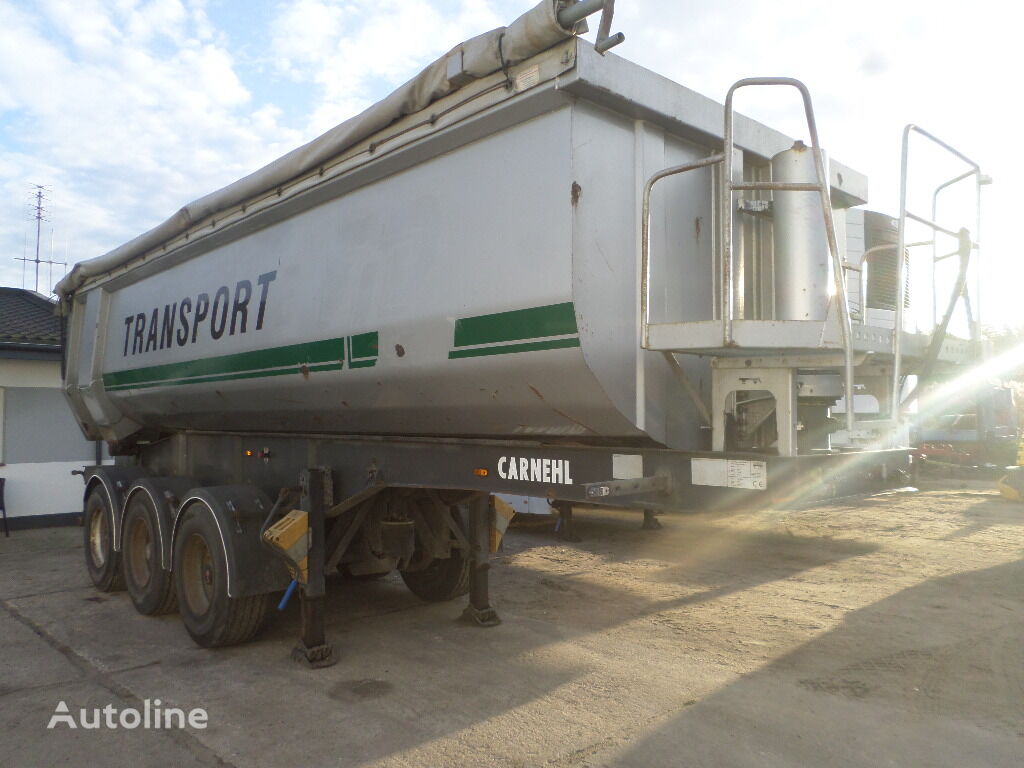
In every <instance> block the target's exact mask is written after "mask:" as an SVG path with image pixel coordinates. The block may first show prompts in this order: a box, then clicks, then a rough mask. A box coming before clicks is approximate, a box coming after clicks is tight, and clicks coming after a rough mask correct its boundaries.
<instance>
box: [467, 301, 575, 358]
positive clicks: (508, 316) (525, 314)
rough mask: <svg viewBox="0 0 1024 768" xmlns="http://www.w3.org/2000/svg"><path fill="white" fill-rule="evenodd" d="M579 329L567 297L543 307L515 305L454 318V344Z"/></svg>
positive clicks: (502, 339) (529, 336)
mask: <svg viewBox="0 0 1024 768" xmlns="http://www.w3.org/2000/svg"><path fill="white" fill-rule="evenodd" d="M573 333H579V328H577V327H576V310H575V309H574V308H573V306H572V302H571V301H567V302H565V303H564V304H549V305H548V306H546V307H532V308H530V309H515V310H512V311H511V312H498V313H497V314H494V315H477V316H476V317H464V318H462V319H461V320H456V321H455V346H456V347H472V346H478V345H480V344H498V343H500V342H503V341H519V340H521V339H542V338H546V337H548V336H567V335H569V334H573Z"/></svg>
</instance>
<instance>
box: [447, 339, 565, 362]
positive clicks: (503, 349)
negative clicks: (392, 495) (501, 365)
mask: <svg viewBox="0 0 1024 768" xmlns="http://www.w3.org/2000/svg"><path fill="white" fill-rule="evenodd" d="M579 345H580V340H579V339H577V338H573V339H552V340H551V341H528V342H524V343H522V344H502V345H499V346H496V347H473V348H472V349H455V350H452V351H451V352H449V353H448V359H449V360H457V359H459V358H460V357H484V356H485V355H510V354H512V353H513V352H533V351H535V350H538V349H568V348H569V347H578V346H579Z"/></svg>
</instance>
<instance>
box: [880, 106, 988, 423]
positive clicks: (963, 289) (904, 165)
mask: <svg viewBox="0 0 1024 768" xmlns="http://www.w3.org/2000/svg"><path fill="white" fill-rule="evenodd" d="M912 133H916V134H918V135H920V136H922V137H923V138H925V139H927V140H929V141H930V142H932V143H933V144H935V145H936V146H938V147H940V148H941V149H944V150H945V151H946V152H948V153H949V154H951V155H952V156H953V157H955V158H957V159H958V160H960V161H961V162H963V163H965V164H966V165H967V166H968V170H967V171H965V172H963V173H961V174H959V175H957V176H954V177H952V178H951V179H948V180H946V181H944V182H942V183H941V184H939V185H938V186H937V187H936V188H935V190H934V191H933V193H932V208H931V217H930V218H926V217H924V216H919V215H917V214H915V213H912V212H910V211H909V210H907V187H908V169H909V160H910V136H911V134H912ZM971 177H974V181H975V231H974V236H973V238H972V237H971V234H970V232H968V231H967V230H966V229H964V228H960V229H954V228H953V227H948V226H944V225H942V224H939V223H938V220H937V219H938V201H939V196H940V195H941V193H942V192H943V191H945V190H947V189H949V188H951V187H953V186H954V185H956V184H958V183H959V182H962V181H964V180H965V179H969V178H971ZM989 183H991V179H990V178H989V177H987V176H985V175H984V174H982V172H981V167H980V166H979V165H978V163H976V162H975V161H973V160H972V159H971V158H969V157H967V155H965V154H963V153H962V152H960V151H959V150H958V149H956V148H955V147H953V146H952V145H950V144H947V143H946V142H945V141H943V140H941V139H939V138H938V137H936V136H935V135H934V134H932V133H930V132H928V131H926V130H925V129H924V128H921V127H920V126H917V125H914V124H913V123H911V124H909V125H907V126H906V127H904V129H903V142H902V151H901V154H900V215H899V223H898V228H897V235H896V240H897V242H896V249H897V253H898V254H902V253H905V252H906V249H907V248H910V247H913V246H915V245H931V246H932V270H933V271H932V326H933V327H932V336H933V338H932V341H931V343H930V344H929V353H930V354H929V358H931V357H934V352H933V351H932V350H935V352H937V350H938V348H939V347H940V346H941V341H942V339H941V337H942V336H944V335H945V333H946V329H947V327H948V324H949V316H950V315H951V313H952V310H953V307H954V306H955V303H956V301H957V299H958V298H959V296H960V294H961V293H962V294H963V295H964V299H965V302H966V303H967V306H968V310H967V312H968V324H969V326H970V333H971V337H972V338H973V339H975V340H978V339H979V338H980V337H979V334H980V328H981V301H980V285H981V270H980V260H979V259H978V258H977V257H978V255H979V254H980V244H979V242H978V233H979V231H980V229H981V188H982V186H984V185H986V184H989ZM908 220H909V221H914V222H916V223H918V224H921V225H923V226H925V227H927V228H928V229H930V230H931V231H932V239H931V240H930V241H924V242H923V243H907V242H906V230H907V221H908ZM939 234H945V235H948V236H950V237H953V238H956V239H957V241H958V243H959V247H958V249H957V251H954V252H953V253H951V254H945V255H941V256H940V255H939V253H938V235H939ZM965 249H966V254H965V255H963V258H965V259H968V260H969V259H970V257H971V254H972V253H973V254H974V258H975V260H976V261H977V262H979V268H978V270H977V273H978V274H977V276H976V277H977V286H978V290H977V295H976V297H975V307H974V310H975V312H974V317H973V318H972V317H971V310H970V309H969V307H970V297H969V291H968V290H967V286H966V280H965V279H959V278H958V280H957V281H956V283H955V284H954V286H953V293H952V295H951V296H950V301H949V304H948V309H947V311H946V312H945V313H944V315H943V318H942V320H941V321H939V319H938V318H937V316H936V311H937V308H938V295H937V288H936V286H937V281H936V279H935V273H934V269H935V265H936V264H937V263H938V262H939V261H942V260H943V259H945V258H948V257H949V256H953V255H956V254H957V253H962V252H963V251H964V250H965ZM966 268H967V267H966V265H964V267H963V269H964V270H966ZM905 270H906V263H905V260H904V259H902V258H897V260H896V310H895V323H894V326H895V330H894V333H893V336H892V356H893V364H892V380H891V392H892V397H891V398H890V406H889V417H890V418H891V419H893V420H895V419H898V418H899V416H900V409H901V393H902V389H903V382H902V380H901V379H902V377H903V370H902V365H903V347H902V342H903V329H904V323H905V318H904V304H905V303H906V272H905ZM936 334H938V335H939V338H938V339H936ZM927 368H928V365H927V361H926V366H925V369H927ZM923 372H924V373H927V372H928V371H927V370H924V371H923ZM917 391H919V388H915V393H916V392H917Z"/></svg>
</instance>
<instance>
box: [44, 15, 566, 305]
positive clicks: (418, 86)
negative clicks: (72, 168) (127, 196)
mask: <svg viewBox="0 0 1024 768" xmlns="http://www.w3.org/2000/svg"><path fill="white" fill-rule="evenodd" d="M562 5H564V3H562V2H560V0H542V2H540V3H539V4H538V5H537V6H536V7H535V8H533V9H532V10H530V11H527V12H526V13H524V14H523V15H522V16H520V17H519V18H518V19H516V20H515V21H514V22H513V23H512V24H510V25H509V26H508V27H499V28H498V29H493V30H491V31H490V32H485V33H484V34H482V35H478V36H477V37H474V38H472V39H470V40H467V41H466V42H464V43H461V44H460V45H457V46H456V47H455V48H453V49H452V50H451V51H449V52H448V53H447V54H445V55H444V56H442V57H441V58H439V59H438V60H437V61H435V62H434V63H433V64H431V65H430V66H428V67H427V68H426V69H424V70H423V71H422V72H420V73H419V74H418V75H416V77H414V78H413V79H412V80H410V81H409V82H407V83H405V85H403V86H401V87H400V88H398V89H397V90H395V91H394V92H393V93H391V94H390V95H389V96H387V97H386V98H385V99H383V100H382V101H380V102H378V103H376V104H374V105H373V106H372V107H369V108H368V109H366V110H365V111H364V112H362V113H361V114H359V115H356V116H355V117H353V118H351V119H349V120H346V121H345V122H344V123H341V124H340V125H338V126H335V127H334V128H332V129H331V130H330V131H328V132H327V133H325V134H324V135H322V136H320V137H318V138H316V139H313V141H311V142H309V143H308V144H305V145H303V146H301V147H299V148H298V149H295V150H292V151H291V152H289V153H288V154H287V155H285V156H284V157H281V158H279V159H277V160H275V161H274V162H272V163H270V164H269V165H267V166H264V167H263V168H261V169H259V170H258V171H256V172H255V173H252V174H250V175H248V176H246V177H244V178H242V179H239V180H238V181H236V182H234V183H232V184H229V185H228V186H226V187H224V188H223V189H219V190H217V191H216V192H212V193H210V194H208V195H206V196H205V197H201V198H199V199H198V200H195V201H193V202H191V203H189V204H188V205H186V206H185V207H183V208H181V209H180V210H179V211H178V212H177V213H175V214H174V215H173V216H172V217H171V218H169V219H167V221H165V222H163V223H162V224H160V225H159V226H157V227H154V228H153V229H151V230H149V231H148V232H146V233H144V234H142V235H139V236H138V237H136V238H135V239H134V240H130V241H129V242H127V243H125V244H124V245H122V246H120V247H118V248H115V249H114V250H112V251H110V252H109V253H106V254H104V255H103V256H99V257H97V258H95V259H90V260H89V261H84V262H81V263H79V264H76V265H75V267H74V268H73V269H72V270H71V271H70V272H69V273H68V274H67V275H66V276H65V277H64V279H63V280H61V281H60V282H59V283H58V284H57V289H56V290H57V294H58V296H60V297H61V298H62V299H63V298H66V297H67V296H69V295H70V294H73V293H74V292H75V290H76V289H78V288H79V287H80V286H81V285H82V284H83V283H84V282H85V281H86V280H88V279H90V278H93V277H96V276H98V275H103V274H105V273H107V272H110V271H111V270H114V269H116V268H117V267H120V266H122V265H124V264H126V263H127V262H129V261H131V260H132V259H135V258H137V257H139V256H141V255H143V254H144V253H146V252H148V251H150V250H152V249H153V248H156V247H158V246H160V245H161V244H163V243H166V242H168V241H170V240H172V239H174V238H175V237H177V236H178V235H180V234H182V233H183V232H185V231H186V230H187V229H189V227H191V226H193V225H194V224H196V223H198V222H200V221H202V220H203V219H205V218H207V217H209V216H212V215H214V214H216V213H219V212H220V211H224V210H227V209H229V208H233V207H234V206H236V205H239V204H241V203H242V202H244V201H246V200H248V199H250V198H253V197H256V196H259V195H261V194H264V193H266V192H268V191H270V190H273V189H276V188H277V187H280V186H282V185H283V184H286V183H287V182H289V181H291V180H292V179H295V178H298V177H300V176H303V175H305V174H306V173H308V172H310V171H311V170H313V169H315V168H317V167H319V166H321V165H323V164H324V163H326V162H328V161H329V160H331V159H332V158H335V157H337V156H338V155H340V154H342V153H343V152H345V151H346V150H347V149H349V148H350V147H352V146H354V145H355V144H358V143H359V142H360V141H363V140H364V139H366V138H368V137H369V136H372V135H373V134H375V133H377V132H378V131H380V130H383V129H384V128H386V127H387V126H389V125H390V124H391V123H393V122H395V121H396V120H398V119H400V118H402V117H404V116H406V115H410V114H412V113H414V112H418V111H419V110H421V109H425V108H426V107H427V106H429V105H430V104H431V103H432V102H434V101H437V100H438V99H440V98H442V97H444V96H447V95H448V94H449V93H452V92H453V91H455V90H457V88H458V87H459V85H464V84H465V82H468V81H467V80H464V79H462V78H460V84H459V85H454V84H452V83H451V82H449V80H448V67H447V61H448V58H449V56H451V55H452V54H454V53H456V52H457V51H458V50H459V49H462V73H461V74H462V76H463V78H464V77H465V76H468V77H469V78H476V79H479V78H482V77H486V76H488V75H490V74H492V73H494V72H496V71H498V70H499V69H502V68H504V67H507V66H511V65H514V64H517V63H519V62H521V61H525V60H526V59H528V58H530V57H531V56H535V55H536V54H538V53H540V52H542V51H544V50H547V49H548V48H550V47H552V46H553V45H556V44H557V43H559V42H561V41H562V40H564V39H565V38H567V37H571V36H572V35H574V34H575V33H576V31H577V29H566V28H564V27H562V25H561V24H559V22H558V17H557V12H558V9H559V8H560V7H561V6H562Z"/></svg>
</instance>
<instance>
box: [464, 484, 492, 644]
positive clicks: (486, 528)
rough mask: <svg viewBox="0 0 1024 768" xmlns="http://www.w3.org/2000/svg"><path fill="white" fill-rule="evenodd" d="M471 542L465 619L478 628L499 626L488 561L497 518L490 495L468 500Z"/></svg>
mask: <svg viewBox="0 0 1024 768" xmlns="http://www.w3.org/2000/svg"><path fill="white" fill-rule="evenodd" d="M468 507H469V545H470V552H471V555H472V559H473V570H472V573H471V575H470V582H469V605H467V606H466V610H464V611H463V612H462V619H463V621H468V622H471V623H473V624H476V625H477V626H479V627H496V626H497V625H498V624H501V619H499V618H498V613H497V611H495V610H494V608H493V607H492V606H491V600H490V584H489V579H488V571H489V570H490V568H491V564H490V563H489V562H488V558H489V556H490V551H491V521H492V520H493V519H494V503H493V501H492V497H491V496H480V497H478V498H476V499H473V500H472V501H470V502H469V503H468Z"/></svg>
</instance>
